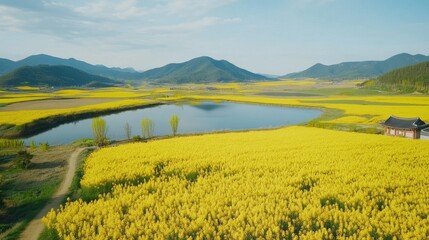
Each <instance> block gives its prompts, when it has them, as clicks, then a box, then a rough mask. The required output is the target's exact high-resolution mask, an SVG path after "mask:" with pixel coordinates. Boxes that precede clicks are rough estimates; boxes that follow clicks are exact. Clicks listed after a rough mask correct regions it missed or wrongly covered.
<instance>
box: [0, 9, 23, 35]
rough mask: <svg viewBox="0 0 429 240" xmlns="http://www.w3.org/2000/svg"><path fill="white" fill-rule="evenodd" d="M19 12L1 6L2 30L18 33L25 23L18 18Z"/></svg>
mask: <svg viewBox="0 0 429 240" xmlns="http://www.w3.org/2000/svg"><path fill="white" fill-rule="evenodd" d="M17 14H18V12H17V11H16V10H15V9H13V8H9V7H2V6H0V29H2V30H6V31H18V30H19V29H20V28H21V27H22V26H23V25H24V22H23V21H22V20H21V19H19V17H17Z"/></svg>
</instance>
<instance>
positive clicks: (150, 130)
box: [91, 114, 180, 146]
mask: <svg viewBox="0 0 429 240" xmlns="http://www.w3.org/2000/svg"><path fill="white" fill-rule="evenodd" d="M179 122H180V119H179V116H177V115H176V114H174V115H172V116H171V118H170V127H171V132H172V135H173V136H176V135H177V131H178V128H179ZM140 125H141V131H142V135H141V137H140V136H134V137H132V136H131V125H130V124H129V123H128V122H126V123H125V125H124V131H125V136H126V138H127V139H128V140H131V139H133V140H140V139H149V138H152V137H153V136H154V131H155V123H154V121H153V120H152V119H150V118H143V119H142V120H141V121H140ZM91 128H92V133H93V136H94V144H95V145H97V146H104V145H107V144H108V139H107V124H106V120H105V119H104V118H101V117H96V118H93V119H92V124H91Z"/></svg>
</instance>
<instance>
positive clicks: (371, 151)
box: [43, 127, 429, 239]
mask: <svg viewBox="0 0 429 240" xmlns="http://www.w3.org/2000/svg"><path fill="white" fill-rule="evenodd" d="M428 147H429V142H428V141H419V140H410V139H403V138H394V137H387V136H380V135H370V134H358V133H348V132H339V131H332V130H326V129H318V128H310V127H288V128H282V129H277V130H265V131H249V132H238V133H222V134H209V135H202V136H190V137H176V138H171V139H164V140H157V141H150V142H147V143H133V144H126V145H121V146H116V147H109V148H103V149H101V150H98V151H96V152H94V153H92V154H91V155H90V156H89V158H88V159H87V160H86V161H85V165H84V176H83V179H82V180H81V185H82V188H83V191H84V193H85V194H89V195H88V196H90V195H91V194H92V195H91V196H92V197H93V200H92V201H89V202H85V201H83V200H81V199H79V200H77V201H73V202H67V203H66V204H65V206H62V207H61V208H60V209H59V210H57V211H51V212H49V214H48V215H47V216H46V217H45V218H44V219H43V222H44V223H45V224H46V226H47V227H48V228H50V229H54V230H55V231H56V232H57V233H58V235H59V237H60V238H62V239H168V238H172V239H176V238H179V239H245V238H255V239H256V238H257V239H278V238H286V239H298V238H299V239H333V238H337V239H372V238H375V239H377V238H384V239H395V238H396V239H428V238H429V217H428V216H429V191H428V189H429V172H428V169H429V151H427V149H428ZM97 194H99V195H98V196H97Z"/></svg>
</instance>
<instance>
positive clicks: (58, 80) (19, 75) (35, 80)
mask: <svg viewBox="0 0 429 240" xmlns="http://www.w3.org/2000/svg"><path fill="white" fill-rule="evenodd" d="M114 83H115V81H114V80H112V79H109V78H106V77H101V76H97V75H93V74H88V73H86V72H84V71H81V70H79V69H76V68H73V67H69V66H62V65H59V66H50V65H37V66H24V67H20V68H18V69H15V70H13V71H11V72H9V73H7V74H5V75H3V76H1V77H0V86H3V87H11V86H47V87H76V86H78V87H82V86H87V87H107V86H113V84H114Z"/></svg>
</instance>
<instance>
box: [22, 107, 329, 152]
mask: <svg viewBox="0 0 429 240" xmlns="http://www.w3.org/2000/svg"><path fill="white" fill-rule="evenodd" d="M321 113H322V112H321V111H320V110H315V109H302V108H286V107H278V106H268V105H255V104H241V103H230V102H223V103H213V102H203V103H201V104H197V105H160V106H156V107H151V108H143V109H138V110H129V111H124V112H120V113H115V114H110V115H106V116H103V118H104V119H105V120H106V123H107V127H108V129H107V136H108V138H109V139H125V138H126V134H125V130H124V125H125V123H126V122H128V123H129V124H130V125H131V130H132V136H135V135H141V127H140V121H141V119H143V118H150V119H152V120H153V121H154V123H155V131H154V134H155V135H156V136H162V135H169V134H171V127H170V124H169V120H170V117H171V115H173V114H177V115H178V116H179V119H180V122H179V129H178V133H179V134H180V133H200V132H212V131H222V130H244V129H258V128H272V127H280V126H288V125H295V124H299V123H302V122H306V121H309V120H311V119H313V118H316V117H318V116H320V114H321ZM82 138H92V130H91V119H84V120H80V121H77V122H74V123H68V124H63V125H60V126H58V127H56V128H53V129H51V130H48V131H46V132H43V133H40V134H38V135H35V136H33V137H29V138H27V139H25V141H26V143H29V142H31V141H35V142H36V143H42V142H48V143H49V144H51V145H57V144H66V143H71V142H73V141H75V140H77V139H82Z"/></svg>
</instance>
